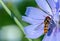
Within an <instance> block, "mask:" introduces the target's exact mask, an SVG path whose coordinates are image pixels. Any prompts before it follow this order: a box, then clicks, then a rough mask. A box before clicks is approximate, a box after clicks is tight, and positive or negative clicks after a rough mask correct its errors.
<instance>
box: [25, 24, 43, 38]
mask: <svg viewBox="0 0 60 41" xmlns="http://www.w3.org/2000/svg"><path fill="white" fill-rule="evenodd" d="M37 28H38V29H37ZM43 29H44V25H41V26H39V25H38V24H37V25H30V26H27V27H25V28H24V31H25V34H26V37H27V38H31V39H35V38H38V37H40V36H41V35H42V34H43V33H44V30H43Z"/></svg>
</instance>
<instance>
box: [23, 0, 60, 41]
mask: <svg viewBox="0 0 60 41" xmlns="http://www.w3.org/2000/svg"><path fill="white" fill-rule="evenodd" d="M35 1H36V3H37V5H38V6H39V7H40V9H39V8H35V7H27V10H26V13H25V14H26V16H22V19H23V21H26V22H28V23H30V25H29V26H26V27H25V28H24V31H25V34H26V37H27V38H31V39H36V38H39V37H40V36H41V35H43V34H44V20H45V18H46V17H47V16H49V17H50V18H51V22H50V24H49V27H48V28H49V29H48V32H47V33H46V35H45V36H44V39H43V40H42V41H60V39H59V37H60V26H59V25H60V3H59V2H60V1H59V0H57V1H56V0H35Z"/></svg>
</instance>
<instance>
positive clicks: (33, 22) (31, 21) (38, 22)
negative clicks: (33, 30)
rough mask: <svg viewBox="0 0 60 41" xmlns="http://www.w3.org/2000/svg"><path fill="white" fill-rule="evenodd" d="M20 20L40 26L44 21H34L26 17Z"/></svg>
mask: <svg viewBox="0 0 60 41" xmlns="http://www.w3.org/2000/svg"><path fill="white" fill-rule="evenodd" d="M22 20H23V21H25V22H27V23H30V24H41V23H42V22H44V20H36V19H32V18H30V17H26V16H22Z"/></svg>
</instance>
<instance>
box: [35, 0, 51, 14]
mask: <svg viewBox="0 0 60 41" xmlns="http://www.w3.org/2000/svg"><path fill="white" fill-rule="evenodd" d="M35 1H36V3H37V4H38V6H39V7H40V8H41V9H43V10H44V11H46V12H49V14H50V15H52V12H51V8H50V7H49V5H48V3H47V1H46V0H35Z"/></svg>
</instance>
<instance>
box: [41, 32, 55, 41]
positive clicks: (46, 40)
mask: <svg viewBox="0 0 60 41" xmlns="http://www.w3.org/2000/svg"><path fill="white" fill-rule="evenodd" d="M42 41H56V33H55V31H53V32H52V34H51V35H50V36H47V34H46V35H45V36H44V39H43V40H42Z"/></svg>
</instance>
